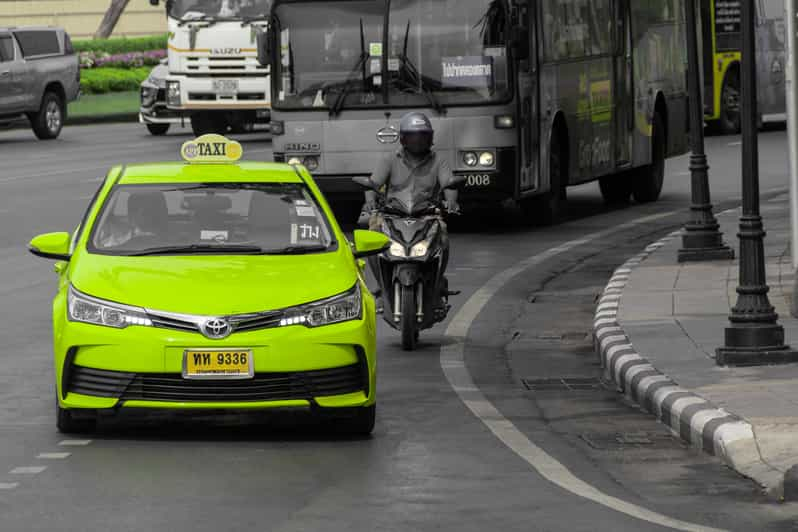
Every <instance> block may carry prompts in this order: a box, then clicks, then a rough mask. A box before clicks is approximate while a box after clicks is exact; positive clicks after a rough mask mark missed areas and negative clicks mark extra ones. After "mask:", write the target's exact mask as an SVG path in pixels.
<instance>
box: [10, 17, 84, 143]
mask: <svg viewBox="0 0 798 532" xmlns="http://www.w3.org/2000/svg"><path fill="white" fill-rule="evenodd" d="M79 92H80V62H79V59H78V56H77V54H75V51H74V50H73V48H72V41H71V40H70V39H69V35H68V34H67V33H66V32H65V31H64V30H63V29H59V28H33V27H25V28H21V27H16V28H2V27H0V124H8V123H11V122H14V121H16V120H18V119H19V118H21V117H24V116H27V118H28V120H30V123H31V127H32V128H33V132H34V133H35V134H36V136H37V137H38V138H39V139H42V140H45V139H54V138H56V137H58V135H59V134H60V133H61V128H62V127H63V125H64V120H65V118H66V114H67V103H69V102H71V101H73V100H75V99H77V97H78V94H79Z"/></svg>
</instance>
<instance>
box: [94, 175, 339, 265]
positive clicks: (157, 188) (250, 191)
mask: <svg viewBox="0 0 798 532" xmlns="http://www.w3.org/2000/svg"><path fill="white" fill-rule="evenodd" d="M334 244H335V239H334V238H333V236H332V232H331V231H330V226H329V223H328V220H327V218H326V217H325V215H324V211H323V210H322V209H321V208H320V207H319V205H318V204H317V203H316V201H315V199H314V197H313V195H312V194H311V193H310V191H309V190H308V189H307V187H305V186H304V185H303V184H299V183H296V184H295V183H279V184H270V183H266V184H264V183H201V184H180V185H168V184H159V185H118V186H116V187H115V188H114V190H113V191H112V192H111V194H110V195H109V197H108V199H107V200H106V202H105V205H104V206H103V209H102V211H101V213H100V215H99V217H98V221H97V223H96V224H95V225H94V228H93V230H92V234H91V238H90V239H89V243H88V250H89V251H90V252H94V253H101V254H107V255H126V256H145V255H177V254H213V253H218V254H225V255H235V254H274V255H280V254H285V255H291V254H301V253H312V252H323V251H328V250H331V249H332V247H333V245H334Z"/></svg>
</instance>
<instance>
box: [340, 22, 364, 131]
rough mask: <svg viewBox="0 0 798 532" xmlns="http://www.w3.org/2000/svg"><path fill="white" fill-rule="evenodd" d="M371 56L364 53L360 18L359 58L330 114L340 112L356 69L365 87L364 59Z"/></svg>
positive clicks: (350, 87)
mask: <svg viewBox="0 0 798 532" xmlns="http://www.w3.org/2000/svg"><path fill="white" fill-rule="evenodd" d="M369 57H371V56H370V55H369V54H367V53H366V37H365V33H363V19H362V18H361V19H360V59H359V60H358V62H357V64H356V65H355V67H354V68H353V69H352V71H351V72H350V73H349V75H348V76H347V78H346V81H345V82H344V87H343V88H342V89H341V93H340V94H339V95H338V98H337V99H336V100H335V103H334V104H333V106H332V107H331V108H330V116H331V117H332V116H338V115H339V114H340V113H341V109H342V108H343V106H344V102H345V101H346V96H347V94H349V91H351V90H352V82H353V81H354V80H355V75H357V73H358V70H359V71H360V72H361V75H362V76H363V88H364V90H365V87H366V61H367V60H368V58H369Z"/></svg>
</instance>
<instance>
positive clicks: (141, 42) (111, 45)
mask: <svg viewBox="0 0 798 532" xmlns="http://www.w3.org/2000/svg"><path fill="white" fill-rule="evenodd" d="M166 43H167V36H166V35H156V36H152V37H132V38H127V37H113V38H111V39H86V40H79V41H74V42H73V43H72V44H73V46H74V48H75V51H76V52H105V53H108V54H126V53H129V52H149V51H150V50H164V49H166Z"/></svg>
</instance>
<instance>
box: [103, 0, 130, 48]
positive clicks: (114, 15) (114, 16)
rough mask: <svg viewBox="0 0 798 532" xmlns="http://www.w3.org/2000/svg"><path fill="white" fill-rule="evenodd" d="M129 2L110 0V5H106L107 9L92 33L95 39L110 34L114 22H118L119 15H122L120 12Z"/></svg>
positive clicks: (128, 0)
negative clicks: (98, 25)
mask: <svg viewBox="0 0 798 532" xmlns="http://www.w3.org/2000/svg"><path fill="white" fill-rule="evenodd" d="M129 2H130V0H111V5H109V6H108V10H107V11H106V12H105V16H104V17H103V20H102V22H100V27H99V28H97V31H96V32H95V33H94V38H95V39H107V38H108V37H110V36H111V33H113V31H114V28H115V27H116V23H117V22H119V17H121V16H122V12H123V11H124V10H125V8H126V7H127V5H128V3H129Z"/></svg>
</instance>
